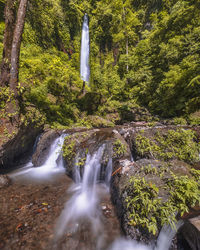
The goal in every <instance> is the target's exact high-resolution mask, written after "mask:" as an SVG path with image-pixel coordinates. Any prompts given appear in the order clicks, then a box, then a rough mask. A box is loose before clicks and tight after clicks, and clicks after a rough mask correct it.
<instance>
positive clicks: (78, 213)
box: [10, 135, 182, 250]
mask: <svg viewBox="0 0 200 250" xmlns="http://www.w3.org/2000/svg"><path fill="white" fill-rule="evenodd" d="M65 136H66V135H62V136H60V137H59V138H57V139H56V140H55V141H54V142H53V143H52V145H51V147H50V152H49V155H48V157H47V159H46V161H45V163H44V164H43V165H42V166H41V167H37V168H34V167H33V164H32V163H31V161H30V162H29V163H27V164H26V165H25V166H24V167H23V168H21V169H19V170H16V171H14V172H12V173H11V174H10V177H11V178H12V179H13V180H15V181H25V180H27V181H28V182H30V181H31V180H32V181H34V182H35V181H40V182H43V181H44V180H51V179H52V178H54V177H55V176H56V175H57V174H65V168H64V164H63V159H62V156H61V148H62V144H63V142H64V137H65ZM104 150H105V145H101V146H100V147H99V148H98V150H97V151H96V152H95V153H93V154H92V155H91V154H89V153H88V154H87V157H86V161H85V164H84V168H83V169H82V170H81V167H80V166H79V165H78V164H75V166H74V168H75V171H74V176H73V179H74V180H75V183H74V184H73V185H72V186H71V188H70V189H69V190H68V194H70V198H69V199H68V201H67V202H66V204H65V206H64V209H63V211H62V212H61V214H60V216H59V218H58V219H57V223H56V226H55V235H54V243H53V244H54V247H53V249H71V250H73V249H74V250H75V249H87V250H90V249H92V250H93V249H95V250H106V249H107V250H122V249H123V250H168V249H169V248H170V245H171V241H172V239H173V237H174V236H175V234H176V230H172V229H171V227H170V226H165V227H163V229H162V230H161V232H160V235H159V237H158V240H157V244H156V247H155V246H146V245H143V244H140V243H138V242H136V241H134V240H128V239H126V238H125V237H121V236H120V226H119V222H118V220H117V217H116V216H115V215H114V216H113V217H112V216H111V217H112V218H111V219H108V220H107V221H106V219H105V216H103V210H106V209H107V206H108V207H109V206H110V207H111V206H112V204H111V201H110V190H109V186H110V179H111V173H112V158H111V157H110V159H109V160H108V163H107V168H106V171H105V176H104V179H103V180H102V175H101V171H102V169H101V159H102V157H103V154H104ZM78 160H79V159H78V156H77V161H76V162H77V163H78V162H79V161H78ZM82 167H83V166H82ZM102 204H104V205H102ZM108 204H111V205H108ZM108 212H109V209H108ZM181 225H182V222H178V224H177V229H178V228H179V227H180V226H181ZM109 227H110V229H109ZM115 227H116V228H115ZM113 228H114V229H113ZM66 236H67V237H68V236H70V237H73V240H74V242H75V243H73V244H74V246H72V245H71V241H70V240H72V238H69V240H68V239H67V240H66ZM63 237H64V238H65V246H64V248H63V247H62V248H61V247H59V245H58V244H57V242H61V241H62V239H63ZM67 241H68V243H66V242H67ZM82 241H86V243H84V244H85V245H84V247H83V248H82V247H81V244H82ZM67 244H68V245H67Z"/></svg>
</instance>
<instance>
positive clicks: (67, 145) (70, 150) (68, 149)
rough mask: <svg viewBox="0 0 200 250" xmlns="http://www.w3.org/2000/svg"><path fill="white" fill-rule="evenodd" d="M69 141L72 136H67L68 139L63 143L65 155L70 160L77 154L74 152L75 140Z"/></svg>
mask: <svg viewBox="0 0 200 250" xmlns="http://www.w3.org/2000/svg"><path fill="white" fill-rule="evenodd" d="M69 141H70V137H67V139H66V140H65V142H64V144H63V148H62V151H63V157H64V158H67V160H69V161H70V160H72V159H73V157H75V155H76V154H75V152H74V149H75V145H76V142H75V140H71V141H70V142H69Z"/></svg>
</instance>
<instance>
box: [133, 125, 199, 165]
mask: <svg viewBox="0 0 200 250" xmlns="http://www.w3.org/2000/svg"><path fill="white" fill-rule="evenodd" d="M135 144H136V150H137V153H138V155H139V156H140V157H148V158H154V159H162V160H172V159H179V160H183V161H185V162H189V163H193V162H197V161H199V152H200V144H199V143H198V142H197V137H196V134H195V132H194V131H192V130H190V129H183V128H177V129H160V130H158V129H157V130H156V129H153V130H141V131H139V132H138V133H137V135H136V138H135Z"/></svg>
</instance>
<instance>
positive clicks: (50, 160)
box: [9, 134, 66, 181]
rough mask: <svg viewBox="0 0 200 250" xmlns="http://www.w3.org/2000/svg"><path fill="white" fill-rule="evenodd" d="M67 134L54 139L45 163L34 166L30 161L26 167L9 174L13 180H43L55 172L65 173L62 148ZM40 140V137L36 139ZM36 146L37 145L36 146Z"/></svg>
mask: <svg viewBox="0 0 200 250" xmlns="http://www.w3.org/2000/svg"><path fill="white" fill-rule="evenodd" d="M65 136H66V135H65V134H63V135H61V136H60V137H58V138H57V139H55V140H54V142H53V143H52V145H51V147H50V152H49V155H48V157H47V159H46V161H45V163H44V164H43V165H42V166H40V167H33V164H32V161H29V162H28V163H27V164H26V165H25V166H24V167H22V168H20V169H19V170H17V171H15V172H13V173H11V174H10V175H9V176H10V177H11V179H13V180H18V179H19V180H22V179H23V180H25V181H26V179H27V180H28V181H30V180H31V179H32V180H33V181H40V180H41V181H43V180H45V179H46V180H49V179H50V178H51V177H53V176H54V175H55V174H57V173H58V174H59V173H64V172H65V168H64V164H63V158H62V157H61V149H62V145H63V142H64V138H65ZM36 141H38V139H37V140H36ZM34 147H35V146H34Z"/></svg>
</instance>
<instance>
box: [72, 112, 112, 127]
mask: <svg viewBox="0 0 200 250" xmlns="http://www.w3.org/2000/svg"><path fill="white" fill-rule="evenodd" d="M77 125H78V126H85V127H87V128H107V127H114V123H113V122H111V121H109V120H106V119H104V118H102V117H99V116H97V115H89V116H86V117H85V118H83V119H81V120H79V122H78V123H76V126H77Z"/></svg>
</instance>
